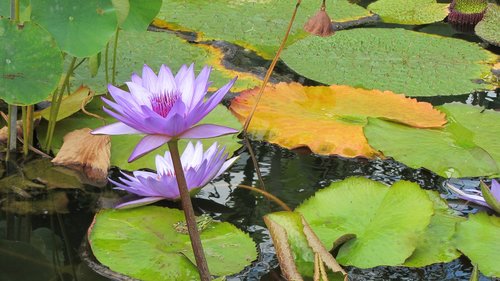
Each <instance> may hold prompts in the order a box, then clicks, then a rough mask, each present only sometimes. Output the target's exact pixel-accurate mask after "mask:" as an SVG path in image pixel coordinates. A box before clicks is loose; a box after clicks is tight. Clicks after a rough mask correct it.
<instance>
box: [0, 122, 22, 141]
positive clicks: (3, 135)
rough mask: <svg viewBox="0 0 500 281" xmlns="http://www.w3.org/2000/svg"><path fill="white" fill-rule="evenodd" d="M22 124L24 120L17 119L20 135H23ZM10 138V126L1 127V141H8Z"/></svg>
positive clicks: (18, 133)
mask: <svg viewBox="0 0 500 281" xmlns="http://www.w3.org/2000/svg"><path fill="white" fill-rule="evenodd" d="M22 124H23V122H22V121H21V120H19V121H17V123H16V127H17V136H18V137H22V136H23V127H22ZM8 138H9V128H8V127H7V126H4V127H2V128H1V129H0V142H3V143H6V142H7V139H8Z"/></svg>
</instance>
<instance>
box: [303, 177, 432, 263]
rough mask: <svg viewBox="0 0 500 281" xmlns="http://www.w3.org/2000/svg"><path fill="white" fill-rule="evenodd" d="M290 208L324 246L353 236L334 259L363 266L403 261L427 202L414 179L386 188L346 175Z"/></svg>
mask: <svg viewBox="0 0 500 281" xmlns="http://www.w3.org/2000/svg"><path fill="white" fill-rule="evenodd" d="M296 211H297V212H299V213H301V214H303V216H304V218H305V219H306V220H307V221H308V222H309V224H310V225H311V228H312V229H313V230H314V232H315V233H316V234H317V235H318V237H319V238H320V240H321V242H322V243H323V245H325V246H326V247H328V246H329V245H333V243H334V242H335V241H336V240H337V239H338V238H340V237H342V236H343V235H346V234H354V235H356V238H354V239H351V240H349V241H347V242H346V243H345V244H343V245H342V246H341V248H340V250H339V253H338V255H337V260H338V261H339V262H340V263H341V264H344V265H353V266H356V267H360V268H369V267H374V266H379V265H400V264H402V263H404V261H405V260H406V259H407V258H408V257H409V256H410V255H411V254H412V253H413V251H414V250H415V248H416V247H417V245H418V237H420V236H421V235H422V234H423V233H424V231H425V229H426V228H427V226H428V225H429V222H430V219H431V216H432V214H433V204H432V202H431V201H430V200H429V197H428V196H427V194H426V192H425V191H424V190H422V189H420V187H419V186H418V185H417V184H415V183H411V182H406V181H399V182H397V183H395V184H393V185H392V187H391V188H388V187H387V186H385V185H384V184H382V183H379V182H375V181H372V180H369V179H365V178H348V179H346V180H343V181H342V182H337V183H333V184H331V185H330V186H329V187H327V188H325V189H323V190H320V191H318V192H316V194H315V195H314V197H312V198H310V199H308V200H307V201H305V202H304V203H303V204H302V205H300V206H299V207H298V208H297V209H296ZM396 233H397V234H396Z"/></svg>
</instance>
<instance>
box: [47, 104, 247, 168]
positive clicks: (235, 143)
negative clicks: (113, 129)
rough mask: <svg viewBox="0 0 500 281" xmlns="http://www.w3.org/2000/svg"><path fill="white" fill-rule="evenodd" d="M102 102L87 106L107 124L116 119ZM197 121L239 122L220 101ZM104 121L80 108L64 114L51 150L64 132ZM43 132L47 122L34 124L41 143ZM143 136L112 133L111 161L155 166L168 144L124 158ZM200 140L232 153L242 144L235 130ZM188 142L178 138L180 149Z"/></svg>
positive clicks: (125, 165)
mask: <svg viewBox="0 0 500 281" xmlns="http://www.w3.org/2000/svg"><path fill="white" fill-rule="evenodd" d="M102 105H103V102H102V101H101V100H100V99H99V98H94V100H93V101H92V102H90V103H89V104H88V105H87V107H86V109H87V110H88V111H89V112H91V113H94V114H97V115H99V116H102V117H105V119H106V122H107V123H108V124H111V123H114V122H117V120H116V119H114V118H112V117H109V116H108V115H107V114H106V113H105V112H104V111H103V110H102ZM200 124H217V125H222V126H227V127H230V128H235V129H239V128H241V124H240V123H239V122H238V120H237V119H236V118H235V117H234V116H233V115H232V114H231V113H230V112H229V110H228V109H227V108H225V107H224V106H222V105H218V106H217V107H216V108H215V109H214V110H213V111H212V112H211V113H209V114H208V115H207V116H206V117H205V118H203V120H202V121H201V122H200ZM103 125H104V124H103V122H102V121H101V120H99V119H96V118H94V117H91V116H88V115H85V114H83V113H82V112H78V113H76V114H73V115H71V116H70V117H67V118H65V119H64V120H61V121H59V122H57V125H56V130H55V132H54V137H53V140H52V151H54V152H55V153H57V152H58V151H59V149H60V148H61V146H62V143H63V138H64V136H65V135H66V134H67V133H69V132H71V131H73V130H77V129H82V128H91V129H97V128H98V127H101V126H103ZM46 132H47V123H46V122H43V123H41V124H40V126H39V127H38V128H37V133H38V136H39V140H40V141H41V142H42V145H44V142H45V135H46ZM142 138H143V135H119V136H111V165H113V166H117V167H120V168H121V169H125V170H137V169H141V168H150V169H156V166H155V157H156V155H157V154H160V155H163V154H164V153H165V151H166V150H168V147H167V145H164V146H162V147H160V148H158V149H156V150H154V151H152V152H150V153H148V154H147V155H145V156H143V157H141V158H139V159H137V160H135V161H134V162H132V163H128V162H127V160H128V158H129V156H130V154H131V153H132V151H133V149H134V147H135V146H136V145H137V143H138V142H139V141H140V140H141V139H142ZM192 141H197V140H192ZM200 141H201V142H202V143H203V147H204V148H205V149H207V148H208V147H209V146H210V145H212V143H213V142H215V141H217V142H218V143H219V145H221V146H226V151H227V152H228V153H229V155H231V154H233V153H234V152H235V151H236V150H237V149H238V148H240V147H241V144H240V143H239V139H238V138H237V136H236V135H235V134H232V135H226V136H221V137H217V138H210V139H202V140H200ZM187 142H188V141H187V140H181V141H180V142H179V144H180V148H179V149H180V150H181V153H182V151H183V150H184V148H185V147H186V144H187Z"/></svg>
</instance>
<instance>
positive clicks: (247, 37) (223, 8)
mask: <svg viewBox="0 0 500 281" xmlns="http://www.w3.org/2000/svg"><path fill="white" fill-rule="evenodd" d="M295 4H296V3H295V2H293V1H288V0H263V1H241V0H240V1H229V2H228V1H226V0H213V1H182V0H172V1H163V6H162V8H161V10H160V13H159V14H158V18H160V19H161V20H164V21H166V22H167V24H170V26H169V27H170V28H174V29H184V30H185V29H189V30H191V31H194V32H199V33H198V35H199V37H200V38H199V40H212V39H217V40H225V41H229V42H232V43H235V44H240V45H243V46H244V47H246V48H249V49H252V50H254V51H257V52H259V53H260V54H261V55H263V56H264V57H266V58H272V57H273V56H274V54H275V52H276V50H277V49H278V46H279V45H280V42H281V40H282V39H283V36H284V34H285V30H286V28H287V26H288V22H289V21H290V17H291V16H292V13H293V10H294V8H295ZM319 7H320V3H319V2H315V1H302V3H301V5H300V8H299V9H298V13H297V17H296V19H295V22H294V24H293V27H292V30H291V33H290V37H289V38H288V42H293V41H296V40H298V39H300V38H303V37H304V36H307V34H306V33H305V32H304V31H303V30H302V26H303V25H304V23H305V22H306V21H307V19H308V18H310V17H311V16H313V15H314V14H316V12H317V11H318V10H319ZM200 11H203V13H200ZM327 11H328V14H329V15H330V17H331V18H332V20H333V21H337V22H339V21H349V20H356V19H359V18H362V17H367V16H370V15H371V13H370V12H368V11H367V10H366V9H364V8H362V7H361V6H358V5H355V4H351V3H349V2H348V0H334V1H329V3H328V6H327ZM207 14H208V15H210V16H207Z"/></svg>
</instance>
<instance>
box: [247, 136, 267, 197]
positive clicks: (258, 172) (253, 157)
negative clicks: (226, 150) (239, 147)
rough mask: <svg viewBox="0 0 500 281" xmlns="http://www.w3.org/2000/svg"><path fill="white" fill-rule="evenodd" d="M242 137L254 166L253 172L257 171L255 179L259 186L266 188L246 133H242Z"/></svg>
mask: <svg viewBox="0 0 500 281" xmlns="http://www.w3.org/2000/svg"><path fill="white" fill-rule="evenodd" d="M243 138H244V142H245V145H246V147H247V148H248V153H249V154H250V158H252V163H253V167H254V168H255V172H256V173H257V179H258V180H259V185H260V188H262V189H266V186H265V185H264V179H263V178H262V173H261V172H260V169H259V161H257V157H255V152H254V151H253V148H252V144H251V143H250V140H249V139H248V136H247V135H246V134H243Z"/></svg>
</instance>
